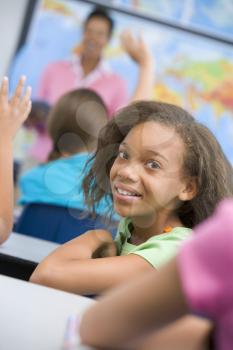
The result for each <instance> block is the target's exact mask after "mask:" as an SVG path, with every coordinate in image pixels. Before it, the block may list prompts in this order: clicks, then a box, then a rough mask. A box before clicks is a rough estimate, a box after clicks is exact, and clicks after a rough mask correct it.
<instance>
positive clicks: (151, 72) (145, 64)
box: [121, 31, 155, 102]
mask: <svg viewBox="0 0 233 350" xmlns="http://www.w3.org/2000/svg"><path fill="white" fill-rule="evenodd" d="M121 44H122V47H123V48H124V50H125V51H126V53H127V54H128V55H129V56H130V57H131V59H132V60H133V61H135V62H136V63H137V64H138V66H139V75H138V80H137V85H136V88H135V90H134V92H133V95H132V97H131V102H133V101H137V100H150V99H151V98H152V93H153V85H154V78H155V67H154V66H155V62H154V58H153V56H152V53H151V52H150V50H149V47H148V46H147V44H146V43H145V41H144V39H143V38H142V37H141V36H140V37H138V38H137V37H135V36H133V35H132V33H131V32H130V31H125V32H123V33H122V35H121Z"/></svg>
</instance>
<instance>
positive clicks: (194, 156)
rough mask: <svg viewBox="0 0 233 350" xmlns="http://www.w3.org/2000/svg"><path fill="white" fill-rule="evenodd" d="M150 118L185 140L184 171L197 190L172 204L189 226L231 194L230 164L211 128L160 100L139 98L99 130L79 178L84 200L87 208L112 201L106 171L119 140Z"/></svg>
mask: <svg viewBox="0 0 233 350" xmlns="http://www.w3.org/2000/svg"><path fill="white" fill-rule="evenodd" d="M148 121H155V122H157V123H160V124H163V125H166V126H168V127H170V128H173V129H174V130H175V132H176V133H177V134H178V135H179V136H180V137H181V139H182V140H183V142H184V145H185V154H184V161H183V172H184V174H185V175H187V176H192V177H195V178H196V179H197V194H196V196H195V197H194V198H193V199H191V200H190V201H185V202H183V203H182V204H181V206H180V207H179V208H178V209H177V215H178V217H179V218H180V220H181V222H182V223H183V224H184V225H185V226H186V227H190V228H192V227H193V226H195V225H197V224H199V223H200V222H201V221H202V220H204V219H206V218H207V217H208V216H209V215H211V214H212V213H213V211H214V208H215V206H216V204H217V203H218V202H219V201H220V200H221V199H223V198H225V197H230V196H232V195H233V176H232V175H233V172H232V166H231V164H230V163H229V161H228V160H227V158H226V156H225V155H224V153H223V151H222V149H221V146H220V145H219V143H218V141H217V140H216V138H215V136H214V135H213V134H212V133H211V131H210V130H209V129H208V128H207V127H206V126H204V125H202V124H201V123H199V122H198V121H197V120H196V119H195V118H194V117H192V116H191V115H190V114H189V113H188V112H186V111H185V110H184V109H182V108H180V107H178V106H175V105H172V104H168V103H162V102H155V101H147V102H146V101H139V102H136V103H133V104H131V105H129V106H127V107H125V108H123V109H121V110H120V111H119V112H118V113H117V114H116V116H115V118H114V119H112V120H111V121H109V122H108V123H107V125H106V126H105V127H104V128H103V129H102V130H101V132H100V135H99V140H98V147H97V150H96V152H95V154H94V156H93V158H92V160H91V162H92V163H91V168H90V170H89V173H88V174H87V176H86V177H85V179H84V182H83V189H84V192H85V198H86V202H87V204H88V205H89V207H90V208H92V210H93V211H94V210H95V205H96V203H98V202H99V201H100V199H101V198H102V197H103V196H106V197H107V198H109V199H110V200H112V195H111V189H110V181H109V173H110V169H111V167H112V165H113V162H114V160H115V159H116V157H117V154H118V149H119V145H120V143H121V142H122V141H123V140H124V138H125V137H126V135H127V134H128V133H129V131H130V130H131V129H132V128H133V127H135V126H136V125H138V124H140V123H145V122H148Z"/></svg>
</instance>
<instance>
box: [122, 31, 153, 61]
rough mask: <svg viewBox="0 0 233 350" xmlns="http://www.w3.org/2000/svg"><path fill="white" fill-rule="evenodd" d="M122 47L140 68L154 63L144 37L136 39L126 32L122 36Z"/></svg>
mask: <svg viewBox="0 0 233 350" xmlns="http://www.w3.org/2000/svg"><path fill="white" fill-rule="evenodd" d="M121 45H122V47H123V49H124V50H125V51H126V53H127V54H128V55H129V56H130V57H131V59H132V60H133V61H135V62H136V63H138V64H139V65H140V66H141V65H144V64H145V65H146V64H152V63H153V61H154V60H153V56H152V54H151V52H150V50H149V47H148V46H147V44H146V42H145V41H144V39H143V37H142V36H139V37H135V36H134V35H133V34H132V33H131V32H130V31H129V30H126V31H124V32H122V34H121Z"/></svg>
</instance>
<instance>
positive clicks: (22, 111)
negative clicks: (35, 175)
mask: <svg viewBox="0 0 233 350" xmlns="http://www.w3.org/2000/svg"><path fill="white" fill-rule="evenodd" d="M24 82H25V78H24V77H22V78H21V79H20V81H19V83H18V85H17V88H16V90H15V92H14V95H13V97H12V98H11V100H10V101H9V99H8V79H7V78H4V79H3V82H2V85H1V88H0V243H3V242H4V241H5V240H6V239H7V238H8V236H9V234H10V232H11V230H12V225H13V206H14V193H13V190H14V184H13V139H14V136H15V134H16V132H17V130H18V129H19V128H20V126H21V125H22V123H23V122H24V121H25V119H26V118H27V116H28V114H29V112H30V109H31V101H30V95H31V88H27V90H26V93H25V94H24V95H23V93H22V91H23V87H24Z"/></svg>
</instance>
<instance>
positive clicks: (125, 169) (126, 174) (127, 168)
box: [117, 164, 139, 182]
mask: <svg viewBox="0 0 233 350" xmlns="http://www.w3.org/2000/svg"><path fill="white" fill-rule="evenodd" d="M117 175H118V177H119V178H122V179H124V180H130V181H132V182H137V181H138V179H139V166H138V165H136V164H127V165H126V164H125V165H123V166H122V167H121V168H120V169H118V173H117Z"/></svg>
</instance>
